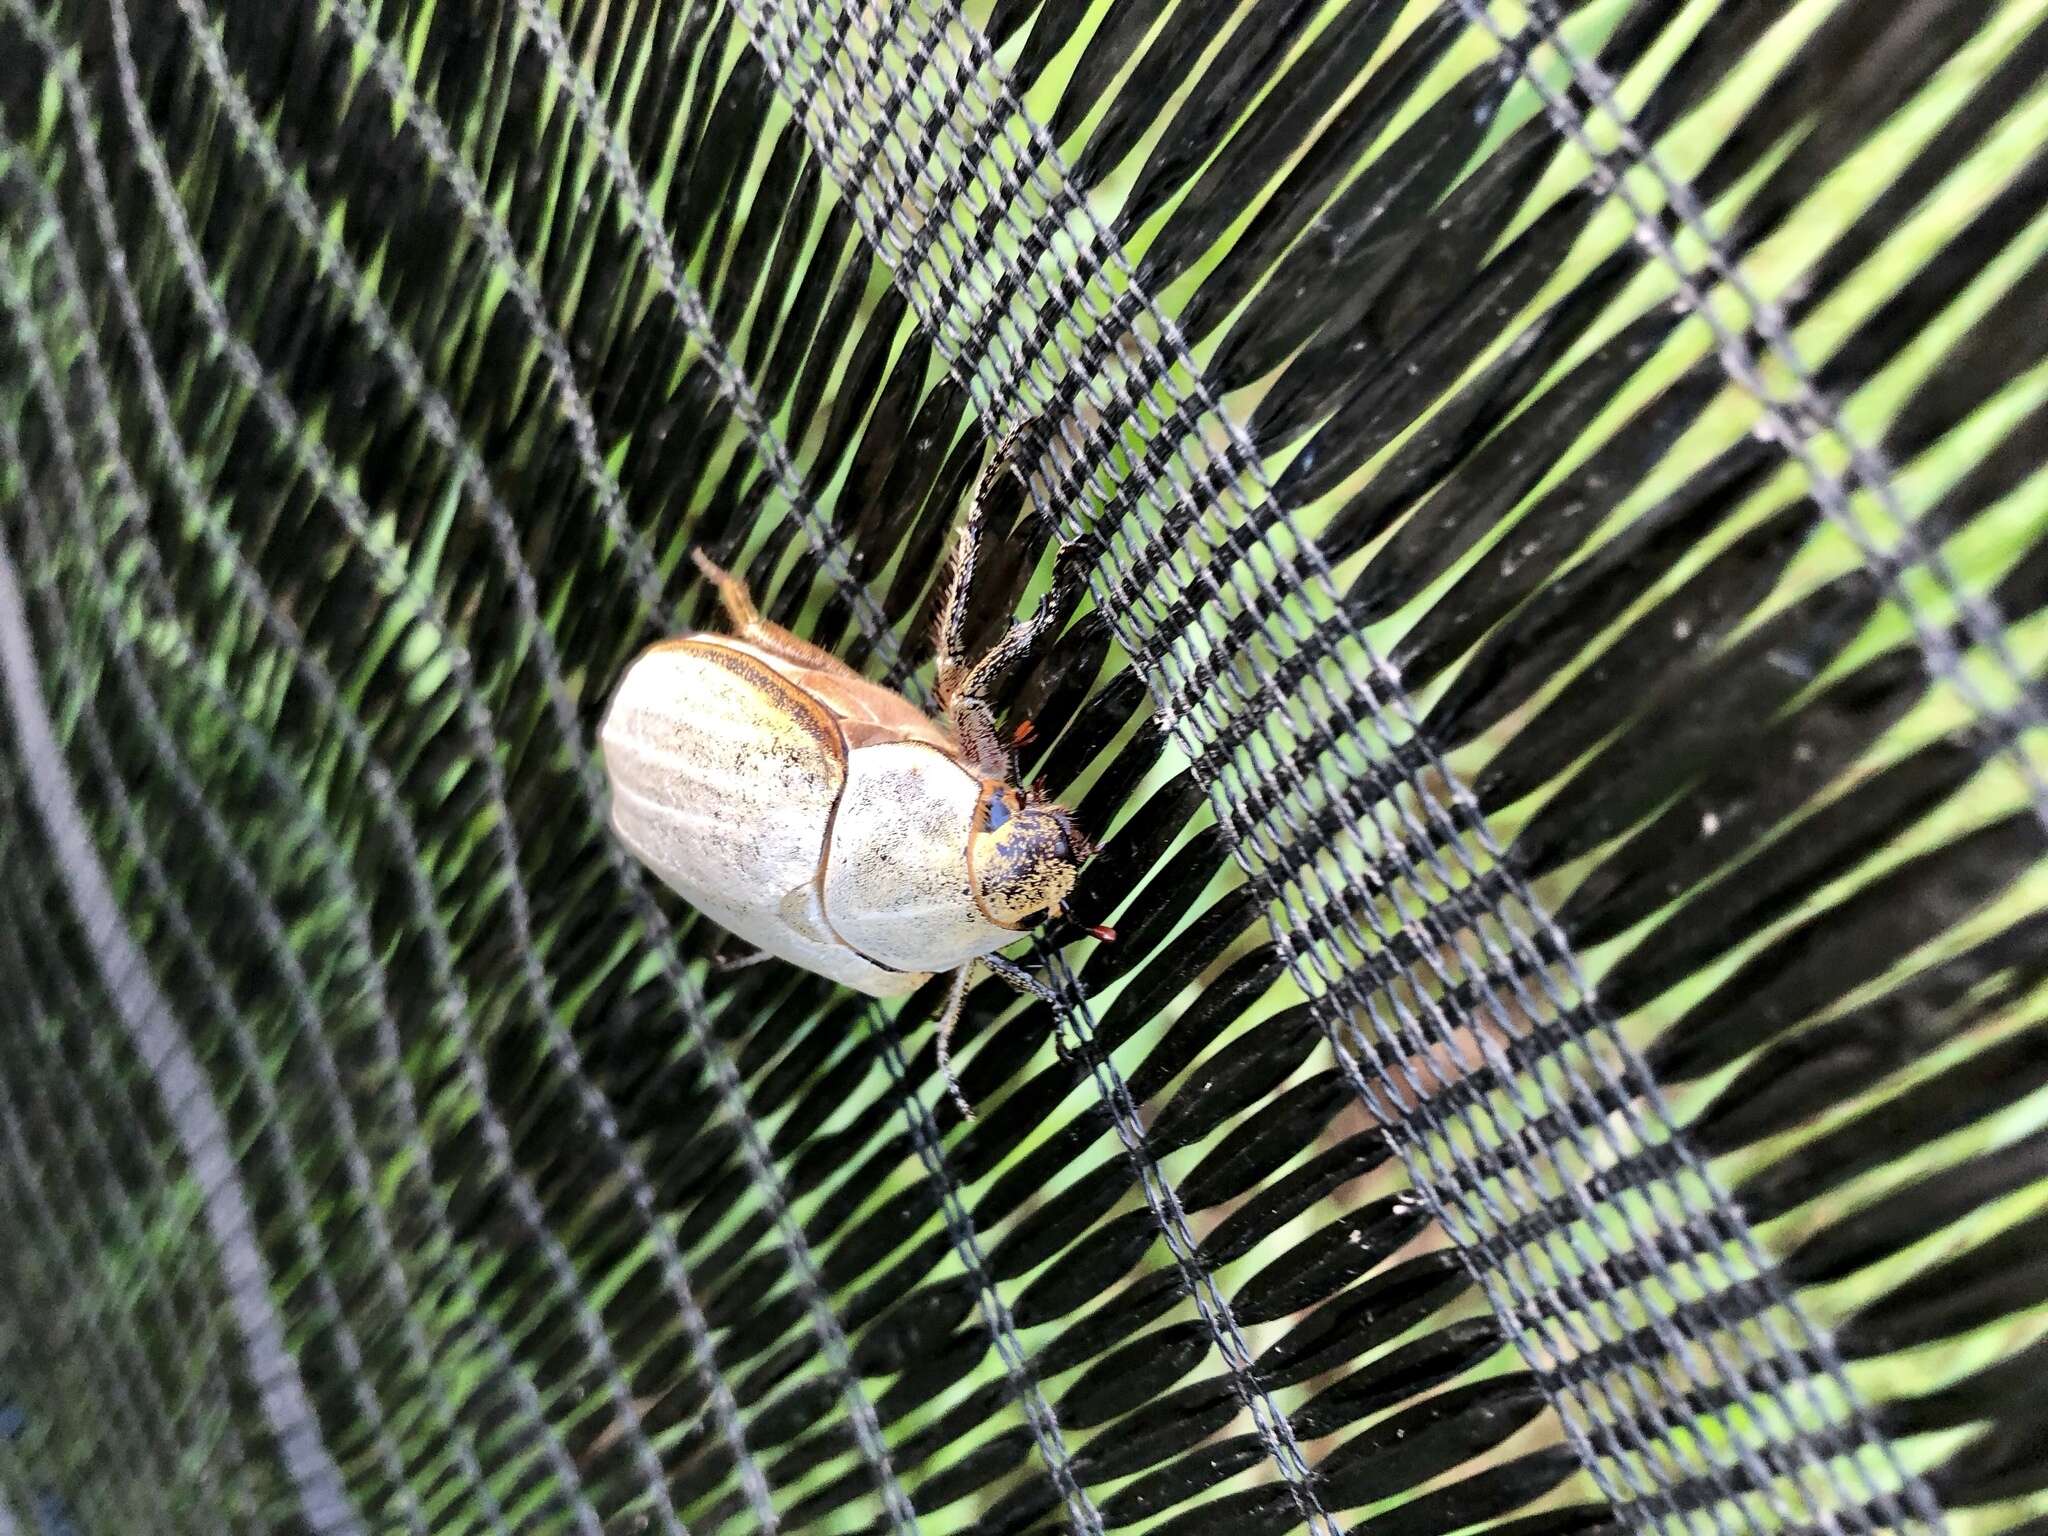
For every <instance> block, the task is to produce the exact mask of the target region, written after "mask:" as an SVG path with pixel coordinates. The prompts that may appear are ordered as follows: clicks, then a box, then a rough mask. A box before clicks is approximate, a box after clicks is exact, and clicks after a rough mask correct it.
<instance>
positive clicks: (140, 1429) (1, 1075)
mask: <svg viewBox="0 0 2048 1536" xmlns="http://www.w3.org/2000/svg"><path fill="white" fill-rule="evenodd" d="M5 558H7V557H6V553H5V551H4V550H0V560H4V559H5ZM15 917H16V921H15V922H12V923H9V924H7V925H6V926H7V927H8V929H9V930H10V938H9V941H8V943H9V947H10V948H11V947H12V938H11V933H12V932H13V931H20V930H25V929H26V927H27V926H28V925H27V924H26V922H24V921H21V920H20V919H19V915H18V914H15ZM14 969H15V970H16V972H17V973H18V974H17V975H16V976H15V977H14V978H13V979H14V981H15V983H16V985H17V986H19V987H21V988H23V992H22V993H20V994H17V995H29V996H32V994H31V993H28V992H27V990H26V989H27V986H28V980H27V977H26V975H25V974H21V972H22V968H21V967H20V966H18V965H17V966H15V967H14ZM22 1081H24V1079H23V1078H22V1077H20V1076H18V1075H17V1073H16V1070H14V1069H12V1068H11V1069H10V1070H9V1071H7V1072H0V1136H4V1137H5V1146H6V1150H7V1166H8V1167H9V1168H10V1169H14V1170H18V1173H19V1177H20V1179H21V1181H22V1186H23V1191H24V1194H25V1196H26V1199H25V1201H22V1202H21V1203H22V1204H25V1205H26V1207H27V1209H28V1213H29V1217H30V1220H28V1221H22V1220H19V1219H14V1218H11V1219H10V1222H9V1226H10V1228H11V1230H12V1231H13V1232H14V1233H16V1234H21V1235H22V1237H23V1241H22V1244H21V1246H22V1251H23V1253H24V1254H33V1255H35V1258H34V1259H33V1260H32V1261H31V1262H33V1263H35V1265H36V1266H37V1268H39V1269H45V1268H46V1266H45V1264H44V1259H45V1257H46V1256H48V1255H53V1254H61V1253H63V1252H65V1250H67V1249H71V1248H72V1247H73V1246H74V1245H73V1244H72V1243H71V1241H70V1239H69V1236H68V1229H67V1227H66V1224H65V1223H64V1222H62V1221H60V1220H59V1219H58V1217H57V1215H56V1210H55V1208H54V1207H53V1205H52V1203H51V1196H50V1194H49V1193H47V1192H46V1191H45V1190H44V1188H43V1180H42V1173H41V1172H40V1171H39V1170H41V1169H43V1168H45V1167H52V1168H62V1167H64V1166H65V1164H64V1161H63V1160H62V1159H59V1160H55V1161H54V1162H51V1161H46V1160H45V1159H44V1158H41V1157H38V1156H36V1155H35V1151H34V1149H32V1148H31V1147H30V1145H29V1143H28V1140H27V1137H26V1135H25V1133H24V1131H23V1127H22V1124H21V1118H20V1114H19V1112H18V1111H17V1109H16V1107H15V1101H14V1086H13V1085H15V1084H18V1083H21V1082H22ZM88 1139H91V1138H88ZM101 1167H104V1165H103V1164H102V1165H101ZM96 1171H97V1170H96ZM58 1177H61V1178H63V1180H64V1183H65V1185H66V1190H60V1191H59V1192H58V1197H59V1198H60V1199H62V1198H63V1197H64V1195H65V1193H66V1192H67V1191H68V1192H69V1194H70V1199H69V1201H68V1202H67V1203H68V1205H69V1208H70V1209H73V1210H86V1209H89V1208H90V1207H89V1206H88V1204H87V1197H86V1196H85V1195H84V1194H83V1193H82V1192H81V1186H80V1185H79V1184H78V1183H77V1182H76V1181H74V1180H72V1179H71V1178H70V1177H69V1176H68V1175H58ZM106 1177H107V1178H108V1180H109V1182H111V1174H108V1175H106ZM53 1182H54V1181H53ZM108 1205H109V1206H111V1207H112V1208H114V1209H116V1210H118V1211H119V1212H120V1213H121V1214H120V1219H124V1221H125V1224H127V1225H129V1226H130V1228H131V1230H130V1231H129V1232H127V1233H125V1234H124V1235H125V1236H127V1237H129V1239H130V1240H131V1241H134V1242H137V1243H141V1242H142V1240H143V1234H142V1232H141V1230H140V1228H139V1227H135V1226H134V1225H133V1224H134V1213H133V1212H132V1211H130V1210H128V1209H127V1206H126V1202H124V1201H121V1200H118V1199H117V1200H113V1201H110V1202H108ZM0 1209H7V1210H10V1211H14V1210H19V1209H20V1205H18V1204H17V1199H16V1197H14V1196H12V1195H0ZM32 1225H33V1226H39V1227H41V1228H42V1236H41V1237H40V1239H29V1238H27V1237H26V1234H27V1233H28V1232H29V1231H30V1230H31V1227H32ZM144 1250H145V1251H146V1244H144ZM145 1263H146V1264H147V1266H148V1269H149V1271H150V1273H151V1276H152V1278H153V1279H155V1278H159V1277H160V1275H161V1271H160V1270H158V1269H157V1267H156V1265H155V1263H154V1259H153V1256H152V1257H149V1258H146V1259H145ZM91 1266H92V1256H91V1255H90V1254H89V1253H82V1254H78V1255H77V1256H76V1258H75V1259H74V1260H73V1261H72V1264H71V1273H72V1274H83V1273H88V1272H90V1269H91ZM68 1278H69V1277H68V1276H67V1279H68ZM45 1288H46V1290H48V1291H49V1293H50V1301H51V1304H52V1311H53V1312H54V1311H56V1310H58V1309H57V1308H56V1307H55V1298H56V1296H57V1294H58V1289H57V1286H56V1285H55V1283H54V1282H51V1281H48V1280H47V1279H46V1284H45ZM108 1310H110V1311H112V1312H113V1314H114V1318H113V1322H114V1326H115V1327H117V1328H119V1329H121V1330H122V1331H124V1332H126V1333H127V1334H128V1335H129V1338H128V1341H127V1343H126V1345H125V1346H124V1352H125V1353H126V1354H127V1356H128V1357H129V1358H130V1359H133V1360H146V1359H147V1358H148V1353H147V1350H146V1348H145V1346H144V1344H143V1342H142V1338H141V1335H140V1334H139V1333H138V1332H137V1330H136V1319H135V1316H134V1315H133V1313H132V1312H131V1311H130V1310H129V1309H128V1308H111V1309H108ZM66 1342H67V1344H68V1346H69V1351H72V1352H76V1353H78V1354H81V1355H89V1356H93V1357H96V1359H97V1364H98V1368H99V1370H100V1372H101V1373H102V1374H103V1375H104V1376H105V1377H106V1379H107V1380H108V1381H109V1382H124V1381H126V1382H132V1380H133V1378H132V1377H130V1375H129V1373H127V1372H125V1371H123V1370H122V1369H121V1368H120V1366H119V1365H118V1364H116V1363H115V1359H114V1357H113V1356H112V1355H111V1354H110V1352H109V1346H108V1343H107V1340H106V1338H105V1336H104V1335H103V1334H102V1333H101V1332H100V1330H99V1329H98V1328H95V1327H89V1326H88V1327H81V1328H78V1329H77V1330H76V1332H75V1336H74V1337H73V1338H72V1339H70V1340H67V1341H66ZM223 1353H224V1352H223ZM142 1375H143V1379H144V1380H146V1381H148V1383H149V1390H148V1392H147V1393H146V1394H132V1393H130V1392H126V1391H115V1392H113V1393H111V1394H109V1395H108V1396H106V1397H104V1398H101V1399H98V1400H96V1402H95V1405H94V1406H95V1408H96V1409H97V1410H98V1411H99V1412H101V1413H104V1414H105V1415H106V1417H107V1419H109V1420H110V1421H113V1424H114V1427H115V1429H116V1432H117V1434H118V1437H119V1444H120V1446H121V1448H122V1450H123V1451H125V1452H126V1453H127V1454H128V1456H129V1457H131V1458H132V1457H133V1456H134V1455H135V1454H136V1453H137V1448H138V1447H139V1448H140V1449H141V1454H142V1455H144V1456H146V1457H147V1458H148V1459H149V1460H151V1461H152V1462H154V1463H155V1465H156V1471H157V1474H158V1476H159V1477H160V1479H161V1482H160V1486H161V1487H163V1488H165V1489H177V1488H179V1486H180V1484H181V1483H184V1482H185V1481H186V1480H187V1479H189V1478H190V1477H191V1475H192V1473H191V1468H190V1467H189V1465H181V1463H182V1458H179V1457H177V1456H175V1455H172V1454H169V1453H167V1451H166V1450H165V1447H164V1445H163V1444H162V1438H161V1432H162V1430H163V1429H164V1428H165V1427H166V1426H169V1427H172V1428H175V1427H176V1426H177V1425H178V1424H179V1423H180V1421H181V1418H182V1415H179V1414H177V1413H174V1412H173V1411H172V1409H171V1406H170V1404H169V1403H167V1402H166V1401H165V1400H164V1397H163V1395H162V1393H161V1391H160V1390H159V1389H158V1386H157V1383H156V1380H155V1378H154V1376H153V1375H152V1374H151V1373H150V1372H149V1371H148V1370H147V1369H145V1370H144V1371H143V1373H142ZM139 1397H146V1398H147V1399H149V1400H148V1401H145V1402H143V1403H142V1407H143V1411H144V1413H145V1414H146V1415H148V1418H149V1425H148V1426H145V1425H144V1424H142V1423H140V1422H138V1421H137V1418H136V1413H135V1409H134V1407H133V1406H132V1405H133V1403H134V1401H136V1400H137V1398H139ZM152 1429H154V1430H155V1431H156V1433H152ZM111 1449H112V1448H111V1447H109V1450H110V1451H111ZM235 1460H236V1465H237V1467H240V1466H245V1465H247V1460H246V1458H245V1457H243V1456H240V1455H237V1457H236V1458H235ZM205 1470H206V1475H207V1479H208V1481H207V1484H206V1485H205V1486H202V1487H195V1488H193V1490H192V1492H191V1493H190V1494H188V1495H181V1496H179V1497H175V1498H173V1499H171V1500H170V1501H169V1502H170V1503H171V1504H172V1505H173V1509H172V1511H171V1512H170V1515H171V1518H172V1519H173V1520H174V1521H176V1522H177V1524H176V1525H175V1526H174V1527H173V1528H174V1529H177V1530H190V1529H192V1528H193V1527H192V1526H190V1525H189V1524H187V1523H186V1521H187V1520H188V1519H189V1518H190V1517H193V1516H196V1515H199V1514H201V1513H203V1512H209V1511H211V1510H214V1509H217V1508H219V1507H221V1504H222V1502H223V1501H222V1500H221V1499H220V1498H219V1495H218V1487H217V1484H215V1483H214V1481H213V1479H214V1476H215V1473H216V1470H217V1469H215V1468H214V1467H212V1466H210V1465H209V1466H208V1467H207V1468H206V1469H205ZM89 1481H90V1482H91V1484H92V1487H93V1489H94V1491H95V1493H97V1494H99V1495H100V1496H101V1497H104V1496H105V1494H104V1490H105V1489H107V1488H110V1487H119V1488H120V1489H121V1490H122V1492H123V1493H124V1494H125V1495H127V1498H124V1500H123V1502H124V1503H127V1502H128V1499H132V1498H133V1497H134V1494H133V1493H132V1492H131V1491H130V1490H131V1488H132V1479H130V1478H126V1477H118V1478H116V1477H110V1478H100V1479H91V1480H89ZM165 1513H166V1511H164V1510H162V1509H160V1508H135V1507H133V1506H132V1505H130V1506H129V1507H128V1509H127V1511H126V1513H125V1515H124V1516H123V1517H122V1518H121V1519H119V1520H117V1521H114V1522H113V1523H111V1524H110V1525H109V1526H108V1529H110V1530H148V1529H149V1528H150V1523H151V1521H152V1520H161V1519H162V1518H163V1516H164V1515H165Z"/></svg>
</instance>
